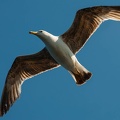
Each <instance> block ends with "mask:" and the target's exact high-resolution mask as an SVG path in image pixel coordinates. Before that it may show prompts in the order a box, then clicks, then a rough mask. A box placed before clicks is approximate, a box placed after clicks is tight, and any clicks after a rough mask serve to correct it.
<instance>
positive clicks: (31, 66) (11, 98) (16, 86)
mask: <svg viewBox="0 0 120 120" xmlns="http://www.w3.org/2000/svg"><path fill="white" fill-rule="evenodd" d="M58 66H59V64H58V63H57V62H56V61H55V60H54V59H53V58H52V57H51V55H50V54H49V53H48V51H47V49H46V48H44V49H43V50H42V51H40V52H38V53H36V54H33V55H28V56H20V57H17V58H16V59H15V61H14V63H13V65H12V67H11V69H10V70H9V72H8V75H7V78H6V82H5V86H4V90H3V94H2V99H1V105H0V116H3V115H4V114H5V113H6V112H7V111H8V110H9V108H10V107H11V105H12V104H13V103H14V102H15V101H16V99H17V98H18V97H19V96H20V93H21V85H22V83H23V82H24V80H26V79H28V78H31V77H33V76H35V75H37V74H40V73H42V72H44V71H47V70H50V69H52V68H55V67H58Z"/></svg>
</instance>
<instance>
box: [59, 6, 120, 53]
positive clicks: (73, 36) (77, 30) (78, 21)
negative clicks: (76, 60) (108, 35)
mask: <svg viewBox="0 0 120 120" xmlns="http://www.w3.org/2000/svg"><path fill="white" fill-rule="evenodd" d="M108 19H111V20H118V21H120V6H98V7H91V8H85V9H81V10H79V11H77V13H76V16H75V19H74V21H73V24H72V25H71V27H70V28H69V29H68V31H66V32H65V33H64V34H62V35H61V37H62V39H63V41H64V42H65V43H66V44H67V45H68V46H69V48H70V49H71V50H72V51H73V53H76V52H78V50H79V49H80V48H81V47H82V46H83V45H84V44H85V42H86V41H87V40H88V38H90V36H91V35H92V34H93V33H94V32H95V30H96V29H97V28H98V27H99V25H100V24H101V23H102V22H103V21H104V20H108Z"/></svg>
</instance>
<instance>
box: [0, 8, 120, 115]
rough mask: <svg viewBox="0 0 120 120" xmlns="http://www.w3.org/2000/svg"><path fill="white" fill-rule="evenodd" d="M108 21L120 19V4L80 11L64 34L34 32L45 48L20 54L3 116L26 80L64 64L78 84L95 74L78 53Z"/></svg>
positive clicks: (0, 107)
mask: <svg viewBox="0 0 120 120" xmlns="http://www.w3.org/2000/svg"><path fill="white" fill-rule="evenodd" d="M105 20H116V21H120V6H95V7H89V8H84V9H81V10H78V11H77V13H76V16H75V19H74V21H73V23H72V25H71V27H70V28H69V29H68V30H67V31H66V32H65V33H63V34H62V35H60V36H55V35H52V34H51V33H49V32H47V31H44V30H39V31H30V32H29V33H30V34H33V35H36V36H37V37H38V38H40V39H41V40H42V41H43V42H44V44H45V48H43V49H42V50H41V51H39V52H38V53H36V54H32V55H27V56H19V57H17V58H16V59H15V60H14V62H13V64H12V66H11V68H10V70H9V72H8V75H7V77H6V81H5V85H4V89H3V93H2V97H1V102H0V116H3V115H4V114H6V112H7V111H8V110H9V109H10V107H11V106H12V105H13V103H14V102H15V101H16V100H17V99H18V98H19V96H20V94H21V86H22V84H23V82H24V81H25V80H27V79H29V78H31V77H33V76H35V75H38V74H41V73H43V72H45V71H48V70H51V69H53V68H57V67H59V66H63V67H64V68H65V69H66V70H67V71H68V72H69V73H70V74H71V76H72V77H73V79H74V80H75V82H76V84H78V85H82V84H84V83H85V82H86V81H87V80H88V79H90V77H91V76H92V73H91V72H90V71H89V70H87V69H86V68H85V67H84V66H82V65H81V64H80V63H79V62H78V60H77V58H76V54H77V53H78V51H79V50H80V49H81V48H82V47H83V46H84V45H85V43H86V42H87V41H88V39H89V38H90V37H91V35H92V34H93V33H94V32H95V31H96V29H97V28H98V27H99V26H100V24H101V23H102V22H104V21H105Z"/></svg>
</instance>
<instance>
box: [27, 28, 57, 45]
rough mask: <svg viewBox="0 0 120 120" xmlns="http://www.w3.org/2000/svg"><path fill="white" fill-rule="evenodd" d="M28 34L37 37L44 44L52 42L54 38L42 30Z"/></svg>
mask: <svg viewBox="0 0 120 120" xmlns="http://www.w3.org/2000/svg"><path fill="white" fill-rule="evenodd" d="M29 33H30V34H33V35H36V36H37V37H39V38H40V39H41V40H42V41H43V42H44V43H46V42H49V41H51V40H52V41H54V40H55V37H56V36H54V35H52V34H50V33H49V32H47V31H44V30H39V31H30V32H29Z"/></svg>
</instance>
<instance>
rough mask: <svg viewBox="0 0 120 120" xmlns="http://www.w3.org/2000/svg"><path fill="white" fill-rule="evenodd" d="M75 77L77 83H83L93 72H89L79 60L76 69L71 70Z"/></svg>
mask: <svg viewBox="0 0 120 120" xmlns="http://www.w3.org/2000/svg"><path fill="white" fill-rule="evenodd" d="M69 72H70V73H71V75H72V77H73V78H74V80H75V82H76V84H78V85H82V84H84V83H85V82H86V80H88V79H89V78H90V77H91V76H92V73H91V72H89V71H88V70H87V69H86V68H85V67H84V66H82V65H81V64H80V63H79V62H78V61H76V65H75V70H74V71H69Z"/></svg>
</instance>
